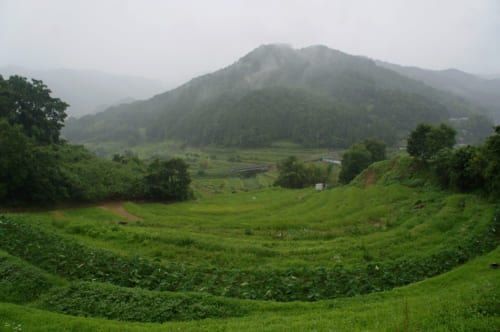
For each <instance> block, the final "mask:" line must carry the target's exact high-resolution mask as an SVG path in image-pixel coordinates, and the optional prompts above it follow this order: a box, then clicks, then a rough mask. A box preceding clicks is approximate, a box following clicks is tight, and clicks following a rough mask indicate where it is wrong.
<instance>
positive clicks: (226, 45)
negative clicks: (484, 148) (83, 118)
mask: <svg viewBox="0 0 500 332" xmlns="http://www.w3.org/2000/svg"><path fill="white" fill-rule="evenodd" d="M268 43H286V44H290V45H292V46H293V47H295V48H300V47H305V46H309V45H317V44H323V45H326V46H328V47H330V48H334V49H338V50H341V51H344V52H346V53H350V54H356V55H365V56H368V57H371V58H376V59H380V60H384V61H388V62H393V63H397V64H402V65H415V66H419V67H423V68H429V69H446V68H450V67H453V68H458V69H461V70H464V71H467V72H472V73H482V74H500V0H415V1H414V0H365V1H361V0H349V1H348V0H345V1H337V0H330V1H327V0H325V1H321V0H304V1H293V0H288V1H285V0H282V1H277V0H248V1H237V0H233V1H229V0H211V1H208V0H199V1H191V0H182V1H181V0H178V1H173V0H172V1H169V0H163V1H160V0H158V1H155V0H131V1H125V0H0V67H1V66H5V65H19V66H24V67H30V68H35V69H41V68H54V67H55V68H61V67H63V68H72V69H95V70H100V71H104V72H110V73H116V74H128V75H136V76H144V77H148V78H155V79H160V80H162V81H165V82H168V83H169V84H180V83H183V82H184V81H186V80H188V79H190V78H192V77H194V76H197V75H200V74H204V73H207V72H211V71H214V70H217V69H220V68H222V67H225V66H227V65H229V64H231V63H233V62H235V61H236V60H238V59H239V58H240V57H242V56H243V55H244V54H246V53H248V52H249V51H251V50H252V49H254V48H255V47H257V46H259V45H261V44H268Z"/></svg>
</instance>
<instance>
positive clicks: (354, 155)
mask: <svg viewBox="0 0 500 332" xmlns="http://www.w3.org/2000/svg"><path fill="white" fill-rule="evenodd" d="M385 158H386V157H385V144H384V143H382V142H380V141H379V140H377V139H374V138H371V139H366V140H364V141H363V142H362V143H357V144H354V145H352V146H351V147H350V148H349V150H348V151H347V152H345V153H344V154H343V155H342V169H341V170H340V174H339V181H340V182H341V183H349V182H350V181H351V180H352V179H354V178H355V177H356V176H357V175H358V174H359V173H361V171H362V170H364V169H365V168H366V167H368V165H370V164H372V163H374V162H377V161H380V160H384V159H385Z"/></svg>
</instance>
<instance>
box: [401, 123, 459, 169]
mask: <svg viewBox="0 0 500 332" xmlns="http://www.w3.org/2000/svg"><path fill="white" fill-rule="evenodd" d="M455 136H456V131H455V129H453V128H452V127H450V126H448V125H446V124H444V123H442V124H440V125H439V126H438V127H435V126H433V125H431V124H428V123H420V124H418V125H417V127H416V128H415V130H413V131H412V132H411V133H410V136H409V137H408V141H407V147H406V150H407V151H408V153H409V154H410V155H411V156H413V157H416V158H419V159H421V160H423V161H427V160H429V159H430V158H432V157H433V156H435V155H436V154H437V153H438V151H439V150H441V149H444V148H452V147H453V145H455Z"/></svg>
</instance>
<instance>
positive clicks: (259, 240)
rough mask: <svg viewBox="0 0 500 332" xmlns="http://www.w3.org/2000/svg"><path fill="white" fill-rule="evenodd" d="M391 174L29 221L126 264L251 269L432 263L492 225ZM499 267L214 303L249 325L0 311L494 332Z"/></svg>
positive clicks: (23, 311)
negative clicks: (318, 296) (388, 285)
mask: <svg viewBox="0 0 500 332" xmlns="http://www.w3.org/2000/svg"><path fill="white" fill-rule="evenodd" d="M392 166H393V165H392V164H389V163H386V164H384V165H379V166H378V168H377V167H376V168H375V170H374V171H373V173H374V174H370V173H366V174H364V175H362V176H361V177H360V178H359V179H358V182H357V186H348V187H342V188H336V189H333V190H329V191H325V192H321V193H317V192H314V191H313V190H311V189H305V190H298V191H296V190H283V189H278V188H271V189H264V190H255V191H251V192H248V193H238V194H222V195H217V196H210V197H204V198H201V199H199V200H197V201H194V202H187V203H182V204H170V205H163V204H144V205H138V204H132V203H127V204H126V205H125V206H126V208H127V210H128V211H129V212H131V213H133V214H135V215H138V216H140V217H142V219H143V220H142V221H139V222H132V221H129V223H128V224H127V225H117V222H118V221H119V220H124V217H122V216H119V215H117V214H114V213H113V212H112V211H109V210H105V209H102V208H98V207H90V208H80V209H67V210H60V211H49V212H39V213H33V214H28V215H25V216H23V217H22V219H23V220H24V221H25V222H28V223H33V224H36V225H37V227H42V229H44V230H45V231H48V232H52V233H55V234H58V235H59V236H62V237H63V238H66V239H70V240H72V241H77V242H80V243H82V244H84V245H85V246H87V247H91V248H92V247H93V248H95V247H101V248H106V249H108V250H111V251H112V252H114V253H115V254H118V255H121V256H125V257H135V256H141V257H146V258H148V259H151V260H157V261H160V262H163V263H168V262H181V263H187V264H188V265H189V266H207V265H208V266H210V265H212V266H214V267H218V268H219V267H222V268H226V269H229V270H233V269H234V270H248V271H252V270H255V269H261V270H266V269H276V268H278V269H288V268H294V267H309V268H314V267H318V266H333V265H335V264H339V263H341V264H344V265H346V266H355V265H358V264H361V265H363V264H369V263H373V262H375V261H377V262H391V261H393V260H398V259H403V260H414V259H419V258H425V257H428V256H429V255H432V254H433V253H436V252H440V251H442V250H444V249H446V248H449V247H456V246H458V245H460V244H461V243H463V241H466V239H468V238H470V237H471V236H472V235H473V234H476V233H480V232H482V231H483V230H484V229H485V227H486V226H487V225H488V223H489V222H490V221H491V219H492V216H493V213H494V209H495V207H494V205H493V204H491V203H488V202H486V201H484V200H482V199H481V198H479V197H477V196H475V195H458V194H453V195H452V194H449V193H445V192H440V191H436V190H433V189H432V188H429V187H426V186H424V187H422V186H419V187H417V188H410V187H408V186H403V185H400V184H395V182H398V181H399V180H400V179H397V180H398V181H396V180H395V179H396V178H397V176H396V175H397V174H396V175H394V174H392V173H391V174H388V173H387V169H388V168H391V167H392ZM393 173H395V172H393ZM373 176H375V177H378V178H379V182H383V184H378V185H377V184H375V185H370V184H371V183H372V182H377V181H376V180H377V179H373V178H372V177H373ZM391 176H392V178H391ZM374 180H375V181H374ZM412 181H413V180H412ZM412 183H413V182H412ZM0 258H2V259H0V263H2V261H3V262H4V263H5V262H11V263H12V264H13V265H15V266H17V267H18V268H19V273H10V274H7V275H8V276H9V277H11V278H21V279H22V278H25V277H26V276H27V277H28V278H33V280H36V281H37V282H40V283H41V285H43V287H44V288H43V289H44V291H43V292H45V289H46V288H47V287H51V286H50V285H52V286H61V285H67V282H66V281H64V280H61V279H60V278H59V277H56V276H52V275H50V274H47V273H46V272H43V271H40V270H39V269H38V268H37V267H34V266H31V265H30V264H28V263H26V262H24V261H22V260H20V259H17V258H15V257H11V256H9V255H7V254H6V253H1V255H0ZM499 260H500V251H499V249H498V248H497V249H496V250H494V251H493V252H491V253H489V254H488V255H485V256H483V257H480V258H478V259H475V260H474V261H472V262H469V263H467V264H465V265H464V266H461V267H459V268H457V269H455V270H453V271H451V272H449V273H445V274H443V275H441V276H438V277H434V278H431V279H427V280H424V281H422V282H418V283H415V284H413V285H409V286H406V287H402V288H396V289H394V290H392V291H386V292H379V293H373V294H370V295H365V296H357V297H353V298H343V299H336V300H327V301H319V302H315V303H306V302H292V303H274V302H266V301H248V300H239V299H227V298H220V297H214V296H211V295H208V298H206V299H205V300H203V303H204V304H206V303H209V302H210V303H215V304H216V305H217V303H219V304H220V308H224V306H227V305H229V306H233V307H234V308H236V309H238V308H240V309H241V310H242V311H241V312H242V313H243V316H241V317H232V318H225V319H215V318H211V319H205V320H197V321H190V322H169V323H164V324H162V325H160V324H146V323H125V322H118V321H108V320H101V319H97V318H81V317H74V316H65V315H61V314H56V313H52V312H48V311H44V310H40V309H39V308H43V307H44V304H43V300H42V301H41V302H40V301H38V302H37V301H35V302H33V303H32V304H31V305H29V306H26V305H24V306H21V305H18V304H13V303H0V329H1V330H2V331H3V330H6V331H16V330H17V331H18V330H20V329H22V330H25V331H28V330H29V331H31V330H35V331H57V330H72V331H96V330H102V331H108V330H109V331H140V330H144V331H154V330H187V331H189V330H191V331H200V330H207V331H221V330H228V331H233V330H255V331H263V330H278V331H279V330H295V331H304V330H333V331H353V330H354V331H356V330H363V331H365V330H373V331H380V330H382V331H383V330H390V331H394V330H400V331H428V330H433V331H439V330H441V331H472V330H477V331H497V330H498V328H499V327H500V317H499V312H500V308H499V307H498V306H499V303H500V293H499V290H500V277H499V273H500V272H499V271H500V270H494V269H491V268H490V267H489V264H490V263H491V262H493V261H499ZM1 267H2V265H1V264H0V268H1ZM37 271H38V272H37ZM0 274H1V270H0ZM4 280H7V282H4V283H0V295H1V298H2V299H3V300H2V301H9V302H15V303H27V302H30V301H32V300H33V298H29V299H28V298H26V299H24V298H23V296H25V294H23V292H15V291H14V292H13V291H12V290H13V287H12V284H9V279H8V278H7V279H5V278H4ZM14 280H15V279H14ZM23 280H24V279H23ZM28 280H29V279H28ZM100 285H102V286H100ZM95 287H96V289H97V290H99V289H102V290H104V291H105V293H104V294H106V290H109V291H110V292H111V291H113V292H115V291H116V294H118V293H122V294H125V296H126V297H129V296H132V297H134V296H138V298H142V299H144V298H150V299H154V298H156V297H160V296H163V297H165V296H166V297H169V296H170V295H168V292H162V294H161V295H160V294H158V295H155V294H156V293H155V292H149V291H142V290H137V291H136V290H129V289H128V288H120V287H116V286H106V285H104V284H100V283H95ZM2 292H3V293H2ZM50 292H52V291H50ZM50 292H49V293H50ZM56 293H57V292H56ZM2 294H3V295H2ZM127 294H128V295H127ZM176 294H177V293H172V295H171V296H172V297H176V296H185V295H186V296H188V297H189V293H184V292H179V295H176ZM183 294H184V295H183ZM200 294H202V293H200ZM7 295H8V296H10V298H9V297H8V296H7ZM202 295H203V294H202ZM16 296H17V300H16ZM37 296H38V295H37ZM141 296H142V297H141ZM193 296H194V295H193ZM203 296H205V295H203ZM35 297H36V296H35ZM42 298H43V295H42ZM200 301H202V300H200ZM45 305H46V303H45ZM37 308H38V309H37ZM49 309H50V308H49ZM142 309H144V308H142ZM142 309H141V310H142ZM146 309H147V308H146ZM137 310H139V308H138V309H137ZM230 316H231V315H230ZM233 316H234V315H233ZM236 316H238V315H236Z"/></svg>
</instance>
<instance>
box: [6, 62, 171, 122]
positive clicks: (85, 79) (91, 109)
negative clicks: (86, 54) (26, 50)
mask: <svg viewBox="0 0 500 332" xmlns="http://www.w3.org/2000/svg"><path fill="white" fill-rule="evenodd" d="M0 75H2V76H4V78H8V77H9V76H11V75H20V76H24V77H27V78H35V79H38V80H42V81H43V82H44V83H45V84H46V85H48V86H49V87H50V89H51V90H52V95H53V96H54V97H57V98H60V99H62V100H64V101H65V102H66V103H68V104H69V105H70V106H69V108H68V109H67V113H68V116H73V117H81V116H83V115H86V114H94V113H97V112H100V111H103V110H105V109H107V108H109V107H110V106H113V105H120V104H124V103H130V102H132V101H134V100H137V99H146V98H151V97H152V96H153V95H155V94H157V93H160V92H162V91H163V90H164V85H163V84H162V83H160V82H157V81H154V80H149V79H146V78H142V77H132V76H121V75H113V74H108V73H103V72H99V71H93V70H72V69H51V70H34V69H28V68H22V67H3V68H0Z"/></svg>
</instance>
